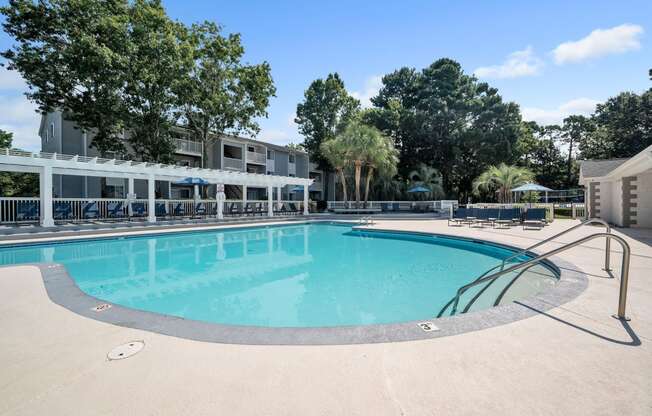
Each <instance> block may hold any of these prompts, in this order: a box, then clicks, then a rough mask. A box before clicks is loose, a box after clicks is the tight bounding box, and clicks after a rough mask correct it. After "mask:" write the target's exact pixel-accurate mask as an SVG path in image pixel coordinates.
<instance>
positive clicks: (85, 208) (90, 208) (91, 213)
mask: <svg viewBox="0 0 652 416" xmlns="http://www.w3.org/2000/svg"><path fill="white" fill-rule="evenodd" d="M82 219H84V220H99V219H100V207H99V206H98V205H97V202H96V201H91V202H86V203H84V205H82Z"/></svg>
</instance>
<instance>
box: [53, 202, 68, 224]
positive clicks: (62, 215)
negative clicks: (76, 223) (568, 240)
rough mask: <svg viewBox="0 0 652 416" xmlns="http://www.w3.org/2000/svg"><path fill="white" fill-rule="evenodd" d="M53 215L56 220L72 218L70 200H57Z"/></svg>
mask: <svg viewBox="0 0 652 416" xmlns="http://www.w3.org/2000/svg"><path fill="white" fill-rule="evenodd" d="M53 208H54V209H53V212H52V216H53V217H54V220H55V221H66V220H70V219H72V204H71V203H70V202H68V201H55V202H54V207H53Z"/></svg>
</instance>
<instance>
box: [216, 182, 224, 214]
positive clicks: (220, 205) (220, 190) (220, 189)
mask: <svg viewBox="0 0 652 416" xmlns="http://www.w3.org/2000/svg"><path fill="white" fill-rule="evenodd" d="M215 200H216V201H217V219H218V220H223V219H224V201H225V200H226V194H225V193H224V184H221V183H218V184H217V185H216V188H215Z"/></svg>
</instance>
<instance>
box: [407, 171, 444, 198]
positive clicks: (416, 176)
mask: <svg viewBox="0 0 652 416" xmlns="http://www.w3.org/2000/svg"><path fill="white" fill-rule="evenodd" d="M408 177H409V178H410V182H411V183H410V186H411V187H413V186H423V187H424V188H428V189H429V190H430V196H431V197H432V198H438V197H440V196H441V195H443V194H444V189H443V188H442V186H441V174H440V173H439V172H438V171H437V169H435V168H433V167H432V166H428V165H426V164H425V163H421V164H420V165H419V167H418V168H417V169H415V170H413V171H411V172H410V173H409V174H408Z"/></svg>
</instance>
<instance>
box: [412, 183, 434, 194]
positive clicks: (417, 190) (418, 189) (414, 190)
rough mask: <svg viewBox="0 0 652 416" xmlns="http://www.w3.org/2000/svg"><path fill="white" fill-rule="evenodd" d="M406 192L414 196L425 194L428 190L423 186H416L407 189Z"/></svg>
mask: <svg viewBox="0 0 652 416" xmlns="http://www.w3.org/2000/svg"><path fill="white" fill-rule="evenodd" d="M408 192H409V193H411V194H414V193H426V192H430V189H428V188H426V187H425V186H421V185H418V186H415V187H413V188H410V189H408Z"/></svg>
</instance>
